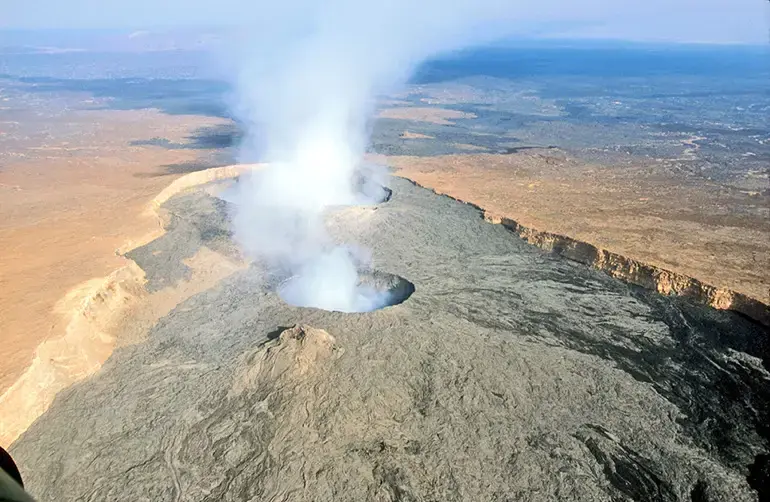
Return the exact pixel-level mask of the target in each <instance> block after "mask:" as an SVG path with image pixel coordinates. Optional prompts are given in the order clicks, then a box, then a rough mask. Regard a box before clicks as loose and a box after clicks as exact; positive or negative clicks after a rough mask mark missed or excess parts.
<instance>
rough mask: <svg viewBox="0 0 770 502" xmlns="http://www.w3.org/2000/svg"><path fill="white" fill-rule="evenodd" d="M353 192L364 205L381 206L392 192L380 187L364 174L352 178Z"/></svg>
mask: <svg viewBox="0 0 770 502" xmlns="http://www.w3.org/2000/svg"><path fill="white" fill-rule="evenodd" d="M353 192H354V193H355V194H356V195H357V198H358V199H359V200H361V201H362V202H363V203H364V204H382V203H385V202H388V201H389V200H390V198H391V197H392V196H393V190H391V189H390V188H388V187H386V186H383V185H381V184H380V183H378V182H377V181H375V180H374V178H373V177H371V176H368V175H366V174H365V173H364V174H362V173H357V174H356V175H355V176H354V177H353Z"/></svg>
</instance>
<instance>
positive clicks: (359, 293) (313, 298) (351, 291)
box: [278, 270, 415, 313]
mask: <svg viewBox="0 0 770 502" xmlns="http://www.w3.org/2000/svg"><path fill="white" fill-rule="evenodd" d="M414 291H415V288H414V284H412V283H411V282H409V281H407V280H406V279H404V278H403V277H400V276H398V275H394V274H389V273H387V272H380V271H377V270H367V271H359V272H358V277H357V278H353V280H340V279H339V278H338V277H334V278H330V277H328V276H318V275H314V274H308V275H295V276H293V277H291V278H289V279H287V280H286V281H284V282H283V283H282V284H281V285H280V286H279V287H278V295H279V296H280V297H281V299H282V300H283V301H285V302H286V303H288V304H289V305H294V306H295V307H309V308H317V309H321V310H329V311H332V312H345V313H356V312H372V311H374V310H379V309H382V308H385V307H390V306H393V305H399V304H401V303H403V302H405V301H406V300H407V299H408V298H409V297H410V296H411V295H412V293H414Z"/></svg>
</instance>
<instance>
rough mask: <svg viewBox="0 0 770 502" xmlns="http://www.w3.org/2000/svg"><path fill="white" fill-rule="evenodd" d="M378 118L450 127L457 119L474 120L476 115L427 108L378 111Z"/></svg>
mask: <svg viewBox="0 0 770 502" xmlns="http://www.w3.org/2000/svg"><path fill="white" fill-rule="evenodd" d="M378 116H379V118H383V119H396V120H413V121H415V122H429V123H431V124H439V125H452V124H454V122H452V120H457V119H473V118H476V115H474V114H473V113H466V112H461V111H458V110H448V109H445V108H428V107H425V108H421V107H403V108H385V109H383V110H380V112H379V115H378Z"/></svg>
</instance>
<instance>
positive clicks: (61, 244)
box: [0, 110, 219, 393]
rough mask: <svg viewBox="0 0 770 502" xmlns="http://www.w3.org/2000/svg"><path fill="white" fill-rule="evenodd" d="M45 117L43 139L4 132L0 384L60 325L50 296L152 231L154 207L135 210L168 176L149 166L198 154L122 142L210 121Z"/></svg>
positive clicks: (99, 114)
mask: <svg viewBox="0 0 770 502" xmlns="http://www.w3.org/2000/svg"><path fill="white" fill-rule="evenodd" d="M57 120H58V122H56V121H57ZM51 122H53V123H49V124H47V130H48V131H53V133H51V132H49V136H48V137H47V138H46V140H45V142H44V143H43V144H41V142H40V140H39V138H34V137H33V138H29V137H19V138H18V139H17V140H16V141H14V142H12V143H10V144H9V143H8V141H7V140H6V148H11V149H13V152H12V153H13V154H14V155H13V158H14V159H15V160H14V161H13V162H10V163H6V164H5V165H3V168H2V170H0V292H2V293H1V294H0V337H2V344H0V360H2V361H3V365H2V371H1V372H0V393H2V392H3V391H5V390H6V389H7V388H8V387H9V386H10V385H11V384H12V383H13V382H14V381H16V380H17V379H18V378H19V376H20V375H21V374H22V372H23V371H24V370H25V368H27V367H28V366H29V364H30V362H31V361H32V359H33V355H34V352H35V349H36V348H37V347H38V346H39V345H40V344H41V343H42V342H43V341H45V340H48V339H52V338H59V337H61V336H63V335H64V334H65V332H66V326H67V323H68V320H67V317H66V316H62V315H61V313H57V312H56V311H55V306H56V305H57V302H59V300H60V299H61V298H64V297H65V296H66V295H67V294H68V292H70V291H72V290H74V289H77V288H81V289H82V288H86V289H88V287H87V286H85V285H84V284H83V283H84V282H85V281H88V280H90V279H93V278H98V277H106V276H108V275H109V274H111V273H112V272H113V271H115V270H118V269H121V268H122V267H124V266H125V265H126V260H124V259H123V258H121V257H119V256H116V254H115V250H116V249H118V248H130V247H132V246H133V245H134V244H138V243H141V242H143V241H146V240H147V239H149V238H150V237H151V236H152V235H153V233H157V232H158V230H159V228H158V219H157V216H156V215H155V214H154V213H152V212H147V211H145V209H146V206H147V204H148V202H149V201H150V200H151V199H152V198H153V197H154V196H155V195H156V194H157V193H158V192H159V191H161V190H162V189H163V188H164V187H165V186H167V185H168V184H169V183H170V182H171V181H173V176H154V175H157V174H164V168H163V167H162V166H164V165H169V164H178V163H183V162H191V161H194V160H195V159H196V158H198V155H199V154H200V153H201V151H200V150H197V151H196V150H178V149H174V150H171V149H166V148H162V147H153V146H131V145H130V142H131V141H134V140H146V139H149V138H153V137H164V138H168V139H169V140H171V141H184V139H185V138H186V137H187V136H188V135H189V134H191V133H192V132H193V131H194V130H195V129H196V128H199V127H203V126H208V125H214V124H216V123H218V122H219V121H217V120H216V119H209V118H203V117H191V116H169V115H164V114H162V113H160V112H157V111H154V110H141V111H72V112H68V113H67V114H66V117H63V118H59V119H52V120H51ZM73 131H75V132H76V133H74V134H73ZM58 132H60V133H61V134H60V136H57V133H58ZM59 310H60V311H61V308H60V309H59Z"/></svg>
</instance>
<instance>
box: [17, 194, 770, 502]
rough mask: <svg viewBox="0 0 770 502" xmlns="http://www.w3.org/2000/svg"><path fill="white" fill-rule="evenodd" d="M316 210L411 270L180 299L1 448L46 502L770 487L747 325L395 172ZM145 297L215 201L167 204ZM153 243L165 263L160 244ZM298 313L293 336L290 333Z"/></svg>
mask: <svg viewBox="0 0 770 502" xmlns="http://www.w3.org/2000/svg"><path fill="white" fill-rule="evenodd" d="M390 187H391V188H392V189H393V196H392V199H391V200H390V202H388V203H384V204H381V205H379V206H375V207H350V208H343V209H340V210H339V211H336V212H334V213H331V214H330V215H329V217H328V221H327V223H328V226H329V229H330V231H331V233H332V234H333V235H334V236H335V238H337V239H339V240H340V242H346V243H356V244H360V245H362V246H366V247H369V248H371V250H372V252H373V263H374V266H375V267H376V268H377V269H378V270H381V271H384V272H388V273H392V274H397V275H399V276H401V277H403V278H405V279H407V280H409V281H411V282H412V283H413V284H414V286H415V288H416V291H415V292H414V293H413V294H412V296H411V297H410V298H409V299H407V300H406V301H405V302H404V303H402V304H400V305H397V306H394V307H389V308H386V309H383V310H379V311H375V312H371V313H365V314H343V313H335V312H327V311H320V310H315V309H306V308H297V307H291V306H289V305H287V304H285V303H284V302H282V301H281V299H280V298H279V297H278V296H277V295H276V294H275V286H276V282H277V280H279V278H277V277H275V276H272V275H271V274H269V273H267V272H266V271H265V270H264V269H263V268H261V267H260V266H259V265H258V264H254V265H252V266H251V267H249V268H248V269H247V270H245V271H243V272H240V273H237V274H236V275H234V276H232V277H231V278H229V279H227V280H226V281H224V282H222V283H220V284H219V285H218V286H217V287H215V288H212V289H210V290H208V291H205V292H203V293H201V294H199V295H197V296H194V297H193V298H191V299H189V300H188V301H186V302H184V303H182V304H180V305H179V306H178V307H177V308H176V309H174V310H173V311H172V312H171V313H170V314H169V315H168V316H166V317H165V318H163V319H162V320H161V321H160V322H159V323H158V324H157V325H156V326H155V327H154V328H153V330H152V331H151V333H150V335H149V337H148V339H147V340H146V341H145V342H143V343H141V344H138V345H134V346H130V347H125V348H122V349H120V350H119V351H117V352H116V353H115V354H114V355H113V357H112V358H111V359H110V360H109V361H108V362H107V364H106V365H105V366H104V367H103V369H102V370H101V371H100V372H99V373H98V374H97V375H96V376H94V377H92V378H91V379H89V380H88V381H86V382H83V383H81V384H79V385H76V386H74V387H73V388H71V389H69V390H67V391H65V392H63V393H61V394H60V395H59V397H58V398H57V400H56V402H55V403H54V405H53V406H52V407H51V409H50V410H49V411H48V412H47V413H46V414H45V415H43V416H42V417H41V418H40V419H39V420H38V421H37V422H36V423H35V424H34V425H33V426H32V427H31V428H30V429H29V430H28V431H27V432H26V433H25V434H24V435H23V436H22V437H21V438H20V439H19V440H18V441H17V442H16V443H15V444H14V445H13V446H12V449H11V452H12V454H13V455H14V457H15V458H16V459H17V461H18V463H19V465H20V467H21V469H22V471H23V474H24V476H25V481H26V484H27V486H28V488H29V489H30V490H31V492H32V493H33V494H34V495H35V496H37V497H39V499H40V500H41V501H64V500H87V501H97V500H98V501H102V500H133V501H142V500H147V501H161V500H177V501H231V500H232V501H283V500H285V501H295V500H296V501H332V500H335V501H348V500H349V501H364V500H372V501H487V500H489V501H510V500H527V501H541V500H542V501H545V500H570V501H571V500H586V501H588V500H590V501H602V500H607V501H621V500H639V501H654V500H660V501H677V500H682V501H685V500H687V501H689V500H692V501H715V500H725V501H741V500H756V499H757V498H758V497H759V496H760V494H761V493H763V492H760V493H758V492H757V491H755V490H754V489H752V486H751V485H754V487H758V488H760V489H761V490H764V481H765V479H766V477H767V474H766V473H767V467H766V465H765V464H766V461H765V459H766V457H765V456H763V455H764V454H766V453H767V451H768V442H767V438H768V424H770V421H768V418H769V417H768V410H770V408H769V407H768V403H770V386H769V385H768V382H769V380H768V379H769V378H770V374H769V373H768V371H767V369H766V366H767V359H766V357H767V354H768V352H767V346H766V344H767V342H766V340H767V335H768V333H767V332H766V331H765V330H763V329H762V328H761V327H760V326H758V325H756V324H753V323H752V322H750V321H749V320H747V319H744V318H741V317H739V316H738V315H736V314H733V313H729V312H718V311H714V310H711V309H709V308H706V307H702V306H699V305H694V304H691V303H688V302H687V301H683V300H681V299H677V298H667V297H662V296H659V295H657V294H654V293H651V292H648V291H644V290H641V289H639V288H635V287H632V286H628V285H626V284H624V283H621V282H619V281H617V280H614V279H611V278H609V277H607V276H605V275H603V274H601V273H600V272H597V271H594V270H592V269H588V268H586V267H584V266H581V265H577V264H574V263H571V262H568V261H565V260H563V259H560V258H556V257H553V256H550V255H547V254H544V253H543V252H541V251H539V250H537V249H536V248H534V247H531V246H529V245H527V244H526V243H524V242H523V241H521V240H519V239H518V238H516V237H514V236H513V235H512V234H510V233H509V232H507V231H506V230H505V228H503V227H502V226H499V225H492V224H489V223H486V222H484V221H483V219H482V217H481V214H480V213H479V212H478V211H477V210H475V209H474V208H472V207H470V206H467V205H463V204H461V203H458V202H456V201H453V200H451V199H449V198H446V197H441V196H437V195H435V194H433V193H432V192H429V191H427V190H423V189H421V188H418V187H416V186H414V185H412V184H411V183H410V182H408V181H406V180H402V179H393V180H392V183H391V184H390ZM167 209H169V210H170V212H171V214H172V217H171V220H170V222H169V231H168V233H167V234H166V235H165V236H163V237H162V238H161V239H159V240H158V241H155V242H153V243H150V244H149V245H147V246H146V247H145V248H140V249H138V250H136V251H135V252H133V253H132V255H131V257H132V259H134V260H136V261H137V263H139V265H140V266H141V267H142V268H143V269H145V270H146V271H147V274H148V279H149V284H150V285H151V287H162V286H163V285H168V284H173V282H174V281H178V280H179V279H181V278H182V277H184V274H185V268H184V265H183V263H182V260H183V259H184V258H186V257H189V256H192V255H193V254H194V253H195V251H196V249H197V248H198V247H199V246H212V247H218V249H219V250H220V251H222V250H227V249H230V248H231V245H230V244H229V243H228V240H227V235H228V229H227V218H226V214H227V204H226V203H224V202H223V201H220V200H218V199H213V198H211V197H209V196H208V195H206V194H205V193H204V192H203V191H198V192H195V193H190V194H186V195H182V196H178V197H176V198H175V199H172V200H171V201H169V202H168V203H167ZM158 249H162V250H163V251H164V252H163V253H154V251H157V250H158ZM295 325H298V326H296V327H294V328H291V327H292V326H295Z"/></svg>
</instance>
